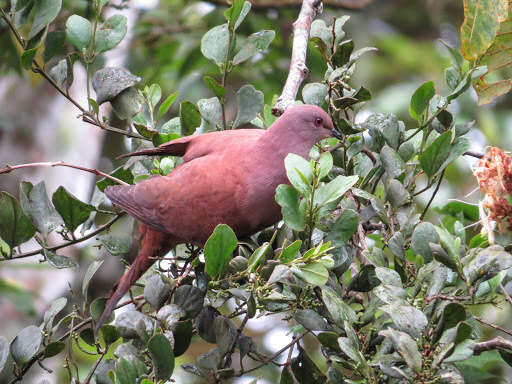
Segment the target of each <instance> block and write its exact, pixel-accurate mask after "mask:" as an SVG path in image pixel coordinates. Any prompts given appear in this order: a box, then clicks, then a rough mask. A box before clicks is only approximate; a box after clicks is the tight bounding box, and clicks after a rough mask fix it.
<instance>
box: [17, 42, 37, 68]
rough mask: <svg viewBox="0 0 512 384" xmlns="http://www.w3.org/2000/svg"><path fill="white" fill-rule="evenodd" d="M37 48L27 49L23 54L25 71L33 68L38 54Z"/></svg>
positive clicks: (22, 62) (22, 63) (22, 60)
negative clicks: (33, 62)
mask: <svg viewBox="0 0 512 384" xmlns="http://www.w3.org/2000/svg"><path fill="white" fill-rule="evenodd" d="M37 48H38V47H36V48H32V49H27V50H26V51H25V52H23V53H22V54H21V59H20V60H21V66H22V67H23V68H25V69H30V68H32V61H33V60H34V57H35V56H36V53H37Z"/></svg>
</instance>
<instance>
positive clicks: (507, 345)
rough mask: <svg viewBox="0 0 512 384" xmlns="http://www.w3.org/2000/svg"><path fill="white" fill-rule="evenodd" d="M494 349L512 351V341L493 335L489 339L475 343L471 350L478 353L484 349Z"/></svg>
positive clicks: (484, 350)
mask: <svg viewBox="0 0 512 384" xmlns="http://www.w3.org/2000/svg"><path fill="white" fill-rule="evenodd" d="M496 349H501V350H502V351H506V352H512V341H510V340H507V339H504V338H503V337H501V336H498V337H495V338H494V339H491V340H489V341H482V342H481V343H477V344H476V345H475V349H474V350H473V354H474V355H479V354H481V353H482V352H486V351H494V350H496Z"/></svg>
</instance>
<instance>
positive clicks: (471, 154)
mask: <svg viewBox="0 0 512 384" xmlns="http://www.w3.org/2000/svg"><path fill="white" fill-rule="evenodd" d="M463 155H464V156H471V157H475V158H477V159H481V158H482V157H484V156H485V155H484V154H483V153H477V152H473V151H466V152H464V153H463Z"/></svg>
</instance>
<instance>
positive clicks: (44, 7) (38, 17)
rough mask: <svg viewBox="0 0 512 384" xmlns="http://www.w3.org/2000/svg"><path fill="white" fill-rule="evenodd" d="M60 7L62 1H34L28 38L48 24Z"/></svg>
mask: <svg viewBox="0 0 512 384" xmlns="http://www.w3.org/2000/svg"><path fill="white" fill-rule="evenodd" d="M61 6H62V0H39V1H36V2H35V6H34V21H33V22H32V29H31V30H30V33H29V35H28V38H29V39H31V38H33V37H34V36H35V35H37V34H38V33H39V32H40V31H41V30H42V29H44V28H45V27H46V26H47V25H48V24H50V23H51V22H52V21H53V19H55V18H56V17H57V15H58V14H59V12H60V7H61Z"/></svg>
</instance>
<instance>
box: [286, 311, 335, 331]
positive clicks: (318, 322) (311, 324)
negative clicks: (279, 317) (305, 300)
mask: <svg viewBox="0 0 512 384" xmlns="http://www.w3.org/2000/svg"><path fill="white" fill-rule="evenodd" d="M293 318H294V319H295V321H297V323H299V324H301V325H303V326H304V328H306V329H309V330H310V331H327V330H329V329H330V327H329V325H328V324H327V323H326V322H325V320H324V318H323V317H322V316H320V315H319V314H318V313H316V312H315V311H313V310H311V309H299V310H298V311H297V312H295V315H294V316H293Z"/></svg>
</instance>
